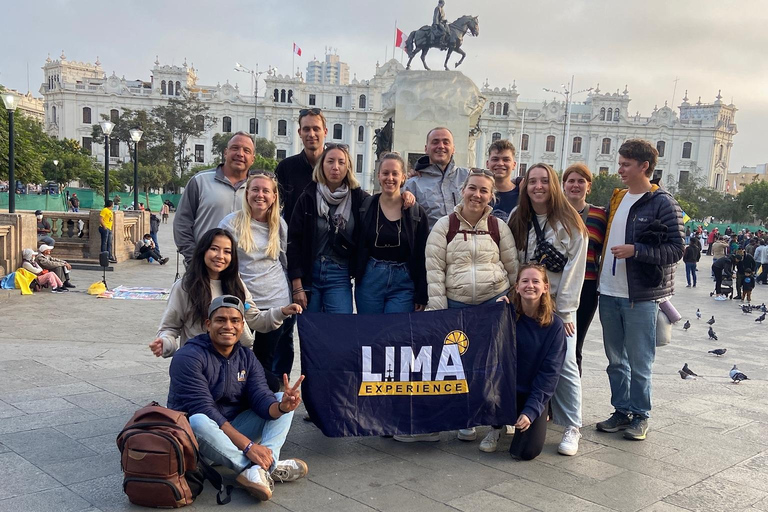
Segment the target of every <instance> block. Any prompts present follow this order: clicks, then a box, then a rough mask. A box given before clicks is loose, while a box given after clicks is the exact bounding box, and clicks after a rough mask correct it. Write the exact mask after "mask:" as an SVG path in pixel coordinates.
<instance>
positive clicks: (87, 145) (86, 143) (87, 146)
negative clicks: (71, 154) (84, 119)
mask: <svg viewBox="0 0 768 512" xmlns="http://www.w3.org/2000/svg"><path fill="white" fill-rule="evenodd" d="M92 144H93V139H92V138H90V137H83V151H85V152H86V153H88V154H89V155H90V154H91V149H92V148H91V145H92Z"/></svg>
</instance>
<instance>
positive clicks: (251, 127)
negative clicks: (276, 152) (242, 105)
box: [248, 117, 256, 134]
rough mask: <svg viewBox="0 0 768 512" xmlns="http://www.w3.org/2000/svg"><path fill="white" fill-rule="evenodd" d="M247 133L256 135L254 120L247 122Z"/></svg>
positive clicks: (253, 118)
mask: <svg viewBox="0 0 768 512" xmlns="http://www.w3.org/2000/svg"><path fill="white" fill-rule="evenodd" d="M248 133H252V134H255V133H256V118H255V117H252V118H250V119H249V120H248Z"/></svg>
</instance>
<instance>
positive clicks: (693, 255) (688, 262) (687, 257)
mask: <svg viewBox="0 0 768 512" xmlns="http://www.w3.org/2000/svg"><path fill="white" fill-rule="evenodd" d="M700 259H701V245H700V244H699V240H698V239H697V238H696V237H695V236H694V237H690V243H689V244H688V245H687V246H686V248H685V250H684V251H683V263H685V279H686V280H687V281H688V286H686V288H690V287H691V277H693V286H694V288H695V287H696V271H697V270H698V269H697V268H696V264H697V263H698V262H699V260H700Z"/></svg>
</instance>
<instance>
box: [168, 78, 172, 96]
mask: <svg viewBox="0 0 768 512" xmlns="http://www.w3.org/2000/svg"><path fill="white" fill-rule="evenodd" d="M168 96H173V81H172V80H168Z"/></svg>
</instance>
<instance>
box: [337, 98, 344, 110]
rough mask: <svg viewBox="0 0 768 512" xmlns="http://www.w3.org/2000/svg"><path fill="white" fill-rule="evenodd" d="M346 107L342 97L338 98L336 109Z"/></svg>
mask: <svg viewBox="0 0 768 512" xmlns="http://www.w3.org/2000/svg"><path fill="white" fill-rule="evenodd" d="M343 106H344V101H343V98H342V97H341V96H336V108H341V107H343Z"/></svg>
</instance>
